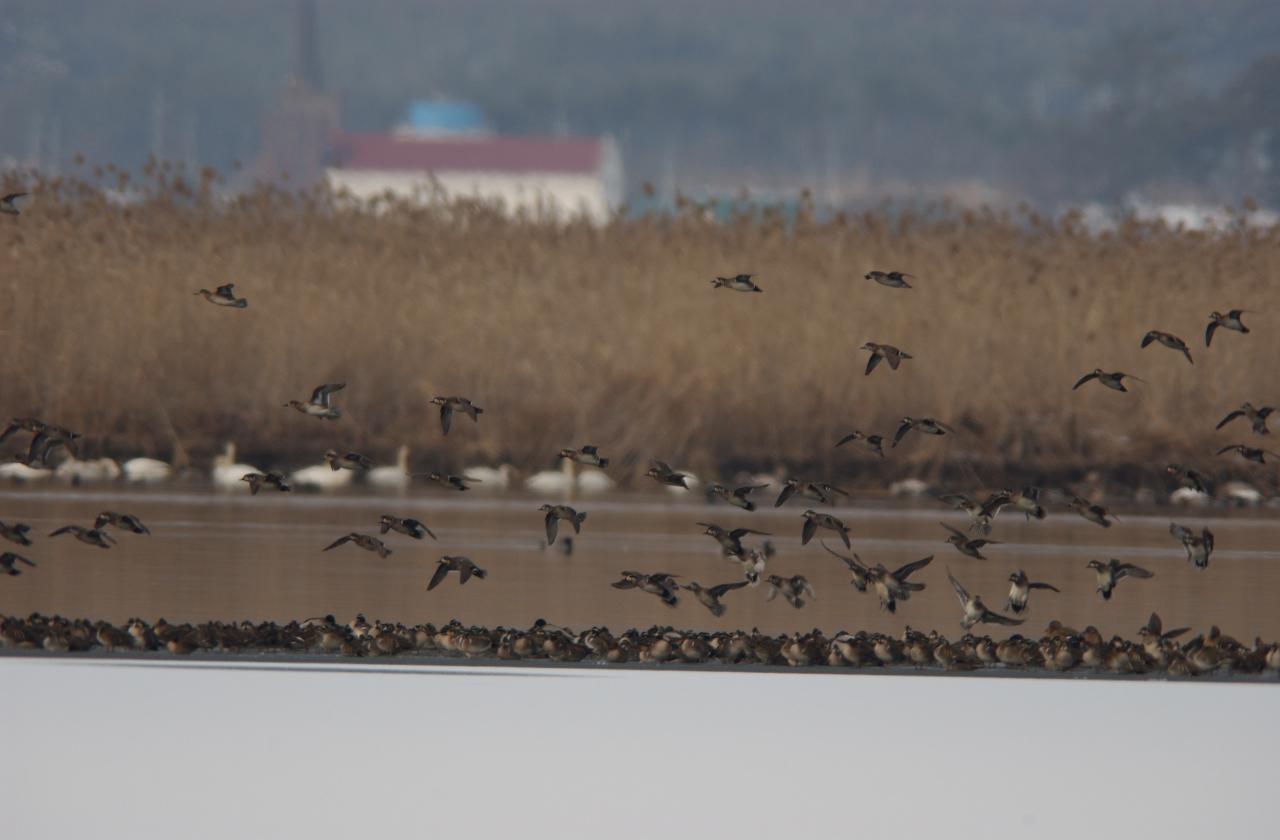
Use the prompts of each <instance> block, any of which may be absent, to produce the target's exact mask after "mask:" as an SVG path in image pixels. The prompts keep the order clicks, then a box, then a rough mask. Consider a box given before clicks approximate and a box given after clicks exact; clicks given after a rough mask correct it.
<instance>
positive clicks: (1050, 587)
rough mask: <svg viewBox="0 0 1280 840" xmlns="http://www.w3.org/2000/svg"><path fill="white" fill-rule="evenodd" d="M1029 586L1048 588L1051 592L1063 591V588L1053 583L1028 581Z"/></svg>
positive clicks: (1031, 587) (1032, 587) (1030, 587)
mask: <svg viewBox="0 0 1280 840" xmlns="http://www.w3.org/2000/svg"><path fill="white" fill-rule="evenodd" d="M1027 588H1028V589H1048V590H1049V591H1050V592H1062V590H1061V589H1059V588H1058V587H1056V586H1054V585H1053V584H1052V583H1028V584H1027Z"/></svg>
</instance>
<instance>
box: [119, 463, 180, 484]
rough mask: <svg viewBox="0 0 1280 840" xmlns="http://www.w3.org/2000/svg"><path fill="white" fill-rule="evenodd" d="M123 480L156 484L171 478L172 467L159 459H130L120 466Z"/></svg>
mask: <svg viewBox="0 0 1280 840" xmlns="http://www.w3.org/2000/svg"><path fill="white" fill-rule="evenodd" d="M120 468H121V470H123V471H124V480H125V481H130V482H141V483H144V484H156V483H159V482H162V481H168V480H169V479H171V478H173V465H172V464H169V463H167V462H165V461H161V460H160V459H159V458H130V459H129V460H127V461H125V462H124V463H123V464H121V465H120Z"/></svg>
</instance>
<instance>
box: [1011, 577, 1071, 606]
mask: <svg viewBox="0 0 1280 840" xmlns="http://www.w3.org/2000/svg"><path fill="white" fill-rule="evenodd" d="M1033 589H1047V590H1049V591H1050V592H1059V593H1060V592H1062V590H1061V589H1059V588H1058V587H1056V586H1054V585H1053V584H1052V583H1039V582H1033V581H1032V580H1031V579H1030V578H1028V577H1027V573H1026V572H1024V571H1022V569H1018V570H1017V571H1015V572H1014V573H1013V574H1011V575H1009V598H1008V600H1006V601H1005V609H1007V610H1009V611H1010V612H1012V613H1013V614H1014V615H1018V614H1019V613H1021V612H1022V611H1023V610H1025V609H1026V608H1027V601H1028V599H1029V598H1030V597H1031V590H1033Z"/></svg>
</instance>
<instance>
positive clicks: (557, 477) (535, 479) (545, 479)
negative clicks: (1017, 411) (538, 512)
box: [524, 458, 618, 498]
mask: <svg viewBox="0 0 1280 840" xmlns="http://www.w3.org/2000/svg"><path fill="white" fill-rule="evenodd" d="M617 486H618V483H617V482H616V481H614V480H613V479H612V478H609V476H608V475H606V474H605V472H604V470H598V469H590V470H582V471H581V472H578V470H577V467H576V466H575V465H574V463H573V461H571V460H570V459H568V458H562V459H560V469H558V470H543V471H541V472H536V473H534V474H533V475H531V476H529V477H528V478H526V479H525V481H524V489H526V490H528V491H530V492H533V493H541V494H544V495H551V494H559V495H561V496H564V497H565V498H571V497H572V496H573V493H574V491H575V490H576V491H578V492H579V493H582V494H584V495H588V496H591V495H595V494H597V493H607V492H609V491H610V490H612V489H613V488H614V487H617Z"/></svg>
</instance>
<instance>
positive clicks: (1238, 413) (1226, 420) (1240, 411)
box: [1213, 408, 1244, 429]
mask: <svg viewBox="0 0 1280 840" xmlns="http://www.w3.org/2000/svg"><path fill="white" fill-rule="evenodd" d="M1243 416H1244V409H1240V408H1237V409H1236V410H1235V411H1233V412H1231V413H1230V414H1228V415H1227V416H1226V417H1223V418H1222V420H1220V421H1219V422H1218V425H1216V426H1214V427H1213V428H1215V429H1221V428H1222V427H1223V426H1225V425H1227V424H1228V423H1230V422H1231V421H1232V420H1234V419H1236V418H1237V417H1243Z"/></svg>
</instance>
